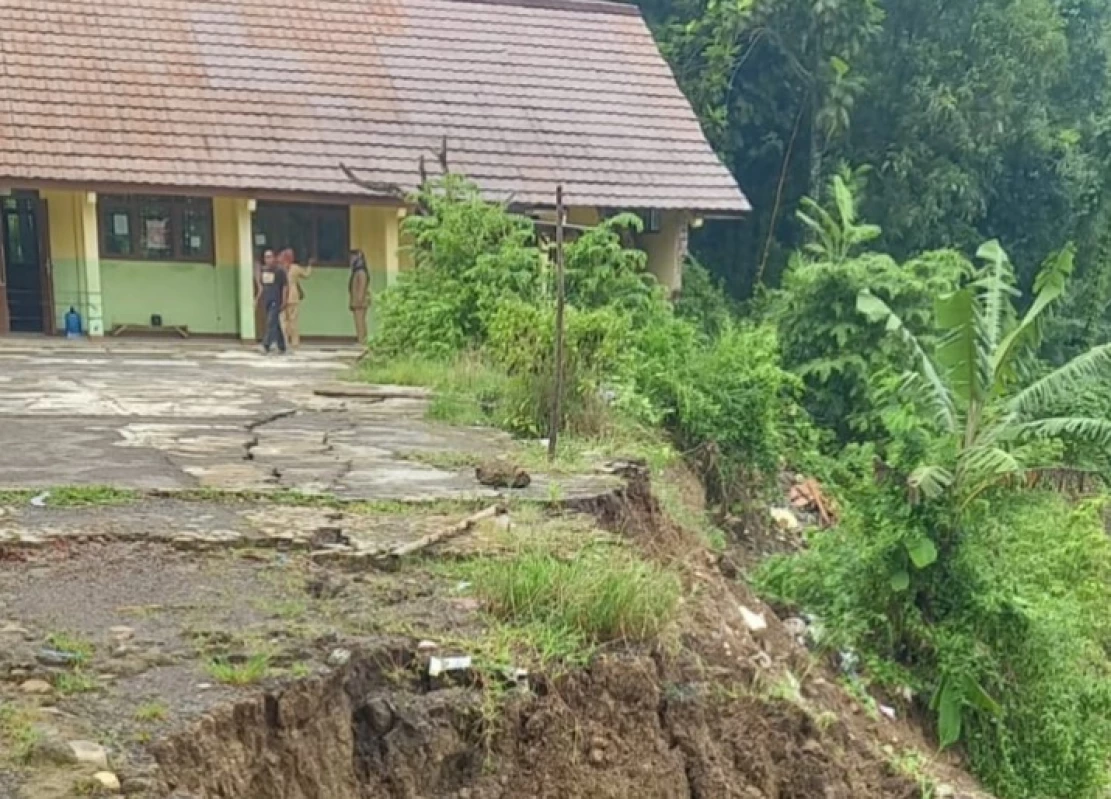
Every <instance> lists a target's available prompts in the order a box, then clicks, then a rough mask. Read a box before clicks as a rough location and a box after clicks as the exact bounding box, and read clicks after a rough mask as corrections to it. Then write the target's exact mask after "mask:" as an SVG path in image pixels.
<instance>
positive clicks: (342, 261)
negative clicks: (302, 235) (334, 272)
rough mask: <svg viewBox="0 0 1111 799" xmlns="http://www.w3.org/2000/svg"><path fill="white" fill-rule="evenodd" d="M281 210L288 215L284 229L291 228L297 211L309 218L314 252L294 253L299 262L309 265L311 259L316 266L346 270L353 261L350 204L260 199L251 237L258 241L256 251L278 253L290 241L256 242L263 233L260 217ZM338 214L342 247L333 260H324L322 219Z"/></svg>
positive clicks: (253, 220)
mask: <svg viewBox="0 0 1111 799" xmlns="http://www.w3.org/2000/svg"><path fill="white" fill-rule="evenodd" d="M275 211H277V212H280V213H282V214H284V215H289V216H287V217H286V219H285V220H283V223H282V224H281V225H280V227H281V228H282V229H288V228H289V227H290V224H289V219H290V218H291V215H292V214H294V213H298V214H303V215H305V216H307V217H308V220H309V228H310V230H309V241H311V242H312V252H298V253H295V255H296V257H297V261H298V263H302V264H307V263H308V262H309V261H312V262H313V265H314V266H317V267H322V268H329V269H330V268H336V269H347V268H348V267H349V266H350V264H349V263H348V254H349V252H350V250H351V208H350V206H347V205H334V204H327V203H298V202H284V201H276V200H259V201H258V205H257V207H256V208H255V213H254V217H253V219H252V220H251V240H252V242H256V244H255V246H254V249H255V250H263V249H266V250H273V251H274V253H275V254H277V253H278V252H279V251H280V250H281V249H282V248H283V247H284V246H286V244H288V243H289V242H283V241H280V240H279V241H268V242H266V244H264V245H262V244H257V238H256V237H257V236H258V234H259V233H260V232H261V231H260V226H259V219H260V217H261V216H262V215H263V214H265V213H267V212H271V213H273V212H275ZM331 216H335V218H336V219H337V220H338V221H340V223H341V230H342V233H343V246H342V247H341V248H340V254H339V259H338V260H334V261H325V260H322V259H321V258H320V222H321V219H322V218H326V217H331Z"/></svg>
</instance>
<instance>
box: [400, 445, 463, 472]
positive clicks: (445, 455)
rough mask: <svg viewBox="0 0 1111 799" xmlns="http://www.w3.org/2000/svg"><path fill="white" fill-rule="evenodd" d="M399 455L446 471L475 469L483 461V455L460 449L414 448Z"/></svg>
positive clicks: (404, 458)
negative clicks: (427, 449) (429, 449)
mask: <svg viewBox="0 0 1111 799" xmlns="http://www.w3.org/2000/svg"><path fill="white" fill-rule="evenodd" d="M399 457H401V458H402V459H403V460H407V461H413V462H414V463H423V464H424V465H425V466H431V467H432V468H434V469H443V470H445V471H452V472H456V471H463V470H466V469H473V468H474V467H476V466H478V465H479V464H480V463H482V456H480V455H477V454H475V453H473V452H460V451H458V450H450V449H447V450H431V451H426V450H413V451H409V452H402V453H399Z"/></svg>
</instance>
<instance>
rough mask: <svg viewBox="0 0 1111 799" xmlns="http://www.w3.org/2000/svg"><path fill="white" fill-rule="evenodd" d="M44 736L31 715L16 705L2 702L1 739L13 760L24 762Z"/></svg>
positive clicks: (0, 714)
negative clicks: (36, 727)
mask: <svg viewBox="0 0 1111 799" xmlns="http://www.w3.org/2000/svg"><path fill="white" fill-rule="evenodd" d="M41 737H42V735H41V733H40V732H39V731H38V730H37V729H35V726H34V723H33V719H32V717H31V715H30V714H29V713H28V712H27V711H25V710H21V709H20V708H17V707H16V706H15V705H10V704H0V741H2V742H3V743H4V744H6V746H5V748H6V749H7V751H8V753H9V757H10V759H11V760H12V761H13V762H16V763H24V762H26V761H27V759H28V758H29V757H30V755H31V752H32V751H33V750H34V748H35V745H36V744H37V743H38V742H39V740H40V738H41Z"/></svg>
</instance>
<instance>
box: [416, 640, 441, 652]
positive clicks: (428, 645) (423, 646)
mask: <svg viewBox="0 0 1111 799" xmlns="http://www.w3.org/2000/svg"><path fill="white" fill-rule="evenodd" d="M439 648H440V645H439V644H437V643H436V642H435V641H421V642H420V643H419V644H417V652H418V653H420V654H422V655H430V654H432V653H433V652H435V651H436V650H437V649H439Z"/></svg>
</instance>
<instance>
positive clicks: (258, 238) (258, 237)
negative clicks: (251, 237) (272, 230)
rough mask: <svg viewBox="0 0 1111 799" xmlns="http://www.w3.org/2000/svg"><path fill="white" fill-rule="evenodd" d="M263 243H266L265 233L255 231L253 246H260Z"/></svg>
mask: <svg viewBox="0 0 1111 799" xmlns="http://www.w3.org/2000/svg"><path fill="white" fill-rule="evenodd" d="M265 244H266V234H265V233H256V234H255V246H256V247H262V246H263V245H265Z"/></svg>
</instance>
